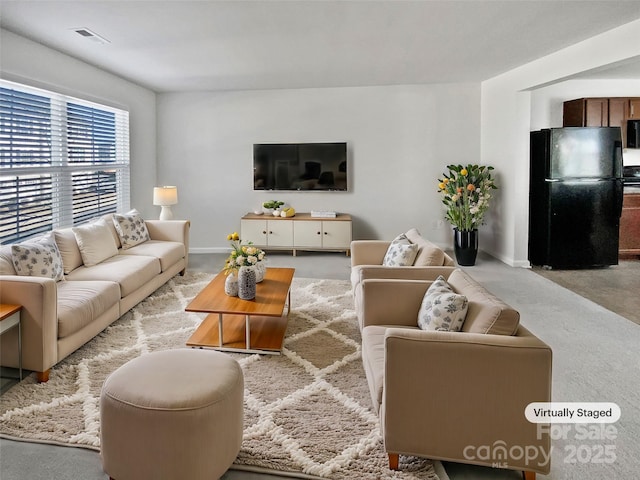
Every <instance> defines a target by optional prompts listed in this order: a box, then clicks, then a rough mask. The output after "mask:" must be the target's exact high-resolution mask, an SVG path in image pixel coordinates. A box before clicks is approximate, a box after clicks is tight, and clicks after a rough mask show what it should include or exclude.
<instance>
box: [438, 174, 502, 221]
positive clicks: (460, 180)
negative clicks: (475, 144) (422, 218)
mask: <svg viewBox="0 0 640 480" xmlns="http://www.w3.org/2000/svg"><path fill="white" fill-rule="evenodd" d="M447 168H448V169H449V172H448V174H443V177H442V178H441V179H439V180H438V192H440V193H442V194H443V195H444V196H443V198H442V203H444V204H445V205H446V207H447V212H446V216H445V217H446V219H447V220H449V222H450V223H451V224H452V225H453V226H454V227H456V228H457V229H458V230H460V231H470V230H475V229H477V228H478V226H479V225H481V224H482V221H483V219H484V214H485V213H486V212H487V210H488V209H489V199H490V198H491V190H494V189H496V188H498V187H496V186H495V184H494V183H493V178H491V170H493V167H490V166H486V165H471V164H469V165H467V166H466V167H465V166H462V165H447Z"/></svg>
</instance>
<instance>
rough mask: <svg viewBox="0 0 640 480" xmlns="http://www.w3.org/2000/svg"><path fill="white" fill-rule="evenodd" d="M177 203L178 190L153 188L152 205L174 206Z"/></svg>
mask: <svg viewBox="0 0 640 480" xmlns="http://www.w3.org/2000/svg"><path fill="white" fill-rule="evenodd" d="M176 203H178V188H177V187H173V186H163V187H153V204H154V205H161V206H163V207H164V206H166V205H175V204H176Z"/></svg>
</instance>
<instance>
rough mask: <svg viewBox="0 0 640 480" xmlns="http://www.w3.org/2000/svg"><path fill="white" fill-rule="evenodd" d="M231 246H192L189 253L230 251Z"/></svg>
mask: <svg viewBox="0 0 640 480" xmlns="http://www.w3.org/2000/svg"><path fill="white" fill-rule="evenodd" d="M229 252H230V250H229V247H204V248H190V249H189V253H190V254H191V253H194V254H197V253H229Z"/></svg>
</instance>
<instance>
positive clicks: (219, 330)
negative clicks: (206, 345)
mask: <svg viewBox="0 0 640 480" xmlns="http://www.w3.org/2000/svg"><path fill="white" fill-rule="evenodd" d="M218 340H219V341H220V342H219V343H220V348H222V345H224V341H223V340H222V314H221V313H219V314H218Z"/></svg>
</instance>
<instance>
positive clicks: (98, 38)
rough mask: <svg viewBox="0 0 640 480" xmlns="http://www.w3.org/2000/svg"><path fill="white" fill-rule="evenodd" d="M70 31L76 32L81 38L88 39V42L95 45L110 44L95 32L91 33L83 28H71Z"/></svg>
mask: <svg viewBox="0 0 640 480" xmlns="http://www.w3.org/2000/svg"><path fill="white" fill-rule="evenodd" d="M72 30H73V31H74V32H76V33H77V34H78V35H80V36H81V37H84V38H88V39H89V40H92V41H94V42H96V43H102V44H103V45H106V44H108V43H111V42H110V41H109V40H107V39H106V38H104V37H102V36H100V35H98V34H97V33H95V32H92V31H91V30H89V29H88V28H84V27H82V28H73V29H72Z"/></svg>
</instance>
